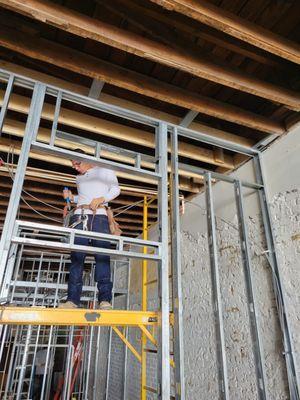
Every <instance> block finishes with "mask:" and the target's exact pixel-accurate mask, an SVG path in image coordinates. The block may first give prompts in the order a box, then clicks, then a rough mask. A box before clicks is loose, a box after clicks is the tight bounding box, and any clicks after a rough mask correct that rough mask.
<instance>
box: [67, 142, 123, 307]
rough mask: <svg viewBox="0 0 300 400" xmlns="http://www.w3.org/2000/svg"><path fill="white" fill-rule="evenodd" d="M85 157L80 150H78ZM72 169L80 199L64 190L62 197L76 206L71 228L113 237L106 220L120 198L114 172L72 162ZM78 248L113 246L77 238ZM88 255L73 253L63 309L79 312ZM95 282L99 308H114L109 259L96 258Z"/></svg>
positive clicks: (98, 255) (100, 256) (104, 242)
mask: <svg viewBox="0 0 300 400" xmlns="http://www.w3.org/2000/svg"><path fill="white" fill-rule="evenodd" d="M75 151H77V152H78V153H82V154H85V153H84V152H83V151H82V150H81V149H77V150H75ZM72 167H73V168H74V169H75V170H76V171H77V173H78V175H77V177H76V184H77V192H78V195H76V196H75V195H73V193H72V192H71V191H70V190H68V189H65V190H64V191H63V197H64V198H65V199H66V200H67V202H68V201H71V202H72V203H75V204H76V208H75V212H74V215H73V216H72V217H71V220H70V227H73V228H76V229H82V230H90V231H92V232H99V233H111V232H110V227H109V221H108V217H107V209H106V206H107V203H108V202H109V201H111V200H113V199H115V198H116V197H117V196H119V194H120V188H119V184H118V180H117V177H116V174H115V173H114V171H112V170H110V169H107V168H102V167H98V166H95V165H93V164H90V163H87V162H82V161H76V160H72ZM75 244H78V245H83V246H88V245H91V246H93V247H102V248H109V247H110V242H107V241H103V240H95V239H91V240H90V239H88V238H84V237H77V238H75ZM85 257H86V254H85V253H82V252H77V251H72V252H71V266H70V271H69V281H68V297H67V300H66V302H64V303H61V304H60V305H59V307H60V308H77V307H79V305H80V296H81V292H82V274H83V267H84V260H85ZM95 281H96V282H97V287H98V301H99V308H100V309H102V310H110V309H111V308H112V305H111V299H112V282H111V274H110V257H109V256H106V255H103V254H95Z"/></svg>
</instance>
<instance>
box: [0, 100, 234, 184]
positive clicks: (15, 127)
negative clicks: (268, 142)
mask: <svg viewBox="0 0 300 400" xmlns="http://www.w3.org/2000/svg"><path fill="white" fill-rule="evenodd" d="M0 104H1V93H0ZM2 131H3V132H4V133H7V134H9V135H12V136H16V137H24V132H25V123H23V122H20V121H16V120H12V119H10V118H6V119H5V123H4V125H3V128H2ZM50 136H51V131H50V130H49V129H46V128H41V127H40V128H39V132H38V141H40V142H42V143H47V144H49V141H50ZM55 144H56V145H57V146H58V147H63V148H66V149H69V150H75V149H76V148H78V144H77V143H72V142H70V141H67V140H64V139H56V141H55ZM193 147H195V154H197V150H198V148H197V147H196V146H193ZM81 149H82V150H84V151H85V152H86V153H87V154H90V155H94V154H95V149H94V148H92V147H90V146H87V145H81ZM200 149H201V148H199V150H200ZM200 151H201V150H200ZM100 154H101V157H104V158H106V159H109V160H112V161H117V162H124V163H127V164H131V165H134V163H135V160H134V159H133V158H130V157H127V156H124V155H122V154H116V153H113V152H111V151H106V150H101V153H100ZM210 155H211V163H212V164H214V165H218V166H221V165H222V166H223V167H224V168H227V169H232V168H234V163H233V161H232V157H230V156H228V154H225V155H224V160H223V163H220V161H219V160H218V159H216V157H214V150H211V151H210ZM203 161H204V160H203ZM206 162H208V161H206ZM141 166H142V167H144V168H149V169H152V170H155V164H154V163H151V162H148V161H144V160H142V161H141ZM168 168H169V171H171V166H170V165H169V167H168ZM178 172H179V175H180V176H185V177H188V178H197V177H199V175H197V174H195V173H192V172H189V171H186V170H184V169H179V171H178Z"/></svg>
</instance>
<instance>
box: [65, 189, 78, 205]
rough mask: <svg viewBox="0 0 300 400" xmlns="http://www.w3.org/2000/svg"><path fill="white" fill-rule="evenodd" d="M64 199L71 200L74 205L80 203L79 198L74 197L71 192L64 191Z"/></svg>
mask: <svg viewBox="0 0 300 400" xmlns="http://www.w3.org/2000/svg"><path fill="white" fill-rule="evenodd" d="M63 198H64V199H67V198H69V199H70V201H71V202H72V203H78V196H77V195H74V194H73V193H72V192H71V190H63Z"/></svg>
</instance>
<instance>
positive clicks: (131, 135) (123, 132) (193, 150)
mask: <svg viewBox="0 0 300 400" xmlns="http://www.w3.org/2000/svg"><path fill="white" fill-rule="evenodd" d="M4 94H5V92H4V90H0V104H2V103H3V99H4ZM29 107H30V99H29V98H28V97H25V96H20V95H16V94H12V95H11V97H10V101H9V104H8V108H9V109H10V110H13V111H17V112H20V113H22V114H28V112H29ZM54 110H55V107H54V106H53V105H52V104H48V103H45V104H44V107H43V110H42V118H44V119H46V120H48V121H53V117H54ZM58 122H59V123H61V124H64V125H68V126H72V127H75V128H78V129H82V130H85V131H88V132H93V133H95V134H97V135H101V136H106V137H110V138H115V139H118V140H123V141H125V142H128V143H131V144H137V145H141V146H144V147H150V148H153V149H154V147H155V140H154V134H151V133H149V132H143V131H142V130H140V129H136V128H131V127H128V126H125V125H121V124H118V123H115V122H111V121H107V120H105V119H101V118H98V117H93V116H90V115H85V114H83V113H80V112H77V111H73V110H69V109H67V108H63V107H62V108H61V110H60V114H59V117H58ZM5 125H6V129H7V132H8V133H13V131H14V130H15V132H16V133H17V132H19V135H21V132H23V128H22V126H21V125H20V123H18V122H17V121H12V120H8V122H6V124H5ZM48 135H49V131H48V130H45V129H42V128H40V137H41V140H43V141H44V142H45V141H47V140H48ZM60 142H61V143H63V144H64V145H67V146H68V147H69V148H72V147H73V148H76V147H78V146H76V147H74V146H72V144H71V143H70V142H67V141H62V140H60ZM84 148H85V150H87V151H88V152H89V153H90V152H91V149H90V148H89V147H88V146H84ZM170 150H171V149H170V146H169V151H170ZM108 153H109V152H105V155H106V156H109V157H110V158H112V157H115V156H113V154H111V153H110V154H108ZM178 154H179V155H180V156H183V157H186V158H191V159H193V160H197V161H202V162H205V163H209V164H214V165H219V164H218V162H217V161H216V160H215V159H214V157H213V151H212V150H210V149H205V148H202V147H198V146H195V145H192V144H189V143H185V142H180V143H179V147H178ZM129 160H130V159H129V158H128V157H127V158H126V162H128V161H129ZM224 161H225V165H224V166H225V167H228V168H229V169H230V168H232V167H233V166H234V164H233V162H232V157H230V156H228V155H227V156H226V159H225V160H224ZM145 166H147V167H150V166H151V165H148V164H147V165H145Z"/></svg>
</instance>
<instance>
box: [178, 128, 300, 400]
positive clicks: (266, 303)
mask: <svg viewBox="0 0 300 400" xmlns="http://www.w3.org/2000/svg"><path fill="white" fill-rule="evenodd" d="M299 134H300V129H299V128H298V129H295V130H294V131H293V132H291V133H289V135H287V136H286V137H284V138H282V139H281V140H279V141H278V142H277V143H275V144H274V145H273V146H271V147H270V148H269V149H268V150H267V151H266V152H265V153H264V156H263V160H264V165H265V171H266V178H267V182H268V192H269V196H270V201H271V213H272V218H273V222H274V231H275V232H274V233H275V238H276V244H277V247H278V255H279V262H280V270H281V274H282V277H283V285H284V289H285V292H286V295H287V296H286V300H287V310H288V315H289V317H290V319H291V328H292V337H293V341H294V344H295V349H296V359H297V362H298V373H300V371H299V365H300V358H299V349H300V346H299V344H300V343H299V342H300V323H299V311H300V298H299V284H300V268H299V267H300V262H299V253H300V246H299V244H300V198H299V194H300V174H299V171H300V157H299V155H300V142H299ZM235 176H237V177H239V178H242V179H246V178H247V179H250V180H251V179H252V177H253V167H252V164H251V163H247V164H246V165H244V166H243V167H242V168H240V169H239V170H238V171H237V172H235ZM213 195H214V200H215V210H216V215H217V234H218V247H219V267H220V281H221V294H222V305H223V314H224V329H225V342H226V355H227V361H228V377H229V390H230V394H231V396H232V397H231V398H233V399H241V398H243V399H247V400H253V399H257V398H258V397H257V388H256V381H255V367H254V359H253V353H252V344H251V333H250V328H249V319H248V310H247V298H246V292H245V283H244V282H245V281H244V276H243V270H242V263H241V256H240V243H239V236H238V231H237V216H236V209H235V206H234V195H233V190H232V186H231V185H229V184H225V183H217V184H216V185H214V189H213ZM204 204H205V198H204V194H200V195H199V196H197V197H196V198H194V199H193V200H192V203H190V204H187V206H186V212H185V215H184V216H183V217H182V261H183V265H182V267H183V271H182V273H183V275H182V278H183V306H184V327H185V357H186V360H185V367H186V388H187V399H189V400H194V399H195V400H196V399H203V400H204V399H208V398H209V399H218V387H217V363H216V351H215V350H216V349H215V328H214V321H213V312H212V302H211V277H210V266H209V258H208V256H209V254H208V247H207V234H206V213H205V208H204ZM257 204H258V203H257V196H256V195H255V194H253V193H251V192H250V191H246V192H245V205H246V215H247V216H246V220H247V226H248V230H249V237H250V248H251V260H252V271H253V282H254V288H255V296H256V299H257V304H258V307H257V308H258V316H259V321H260V326H261V334H262V335H261V336H262V344H263V349H264V355H265V368H266V375H267V389H268V393H269V395H270V398H271V399H274V400H275V399H278V400H279V399H288V398H289V396H288V391H287V387H286V386H287V385H286V373H285V364H284V359H283V357H282V345H281V336H280V330H279V325H278V319H277V311H276V306H275V302H274V296H273V291H272V280H271V274H270V269H269V265H268V263H267V261H266V258H265V255H264V254H263V251H264V249H265V243H264V237H263V235H262V223H261V216H260V214H259V210H258V208H257Z"/></svg>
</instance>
